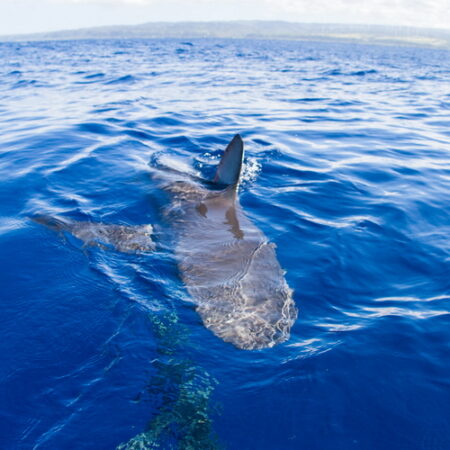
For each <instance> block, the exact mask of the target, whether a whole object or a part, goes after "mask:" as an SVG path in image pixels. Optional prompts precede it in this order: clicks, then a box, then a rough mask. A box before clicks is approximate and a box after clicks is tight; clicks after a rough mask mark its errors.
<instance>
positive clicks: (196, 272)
mask: <svg viewBox="0 0 450 450" xmlns="http://www.w3.org/2000/svg"><path fill="white" fill-rule="evenodd" d="M242 158H243V143H242V139H241V137H240V136H239V135H236V136H235V137H234V138H233V140H232V141H231V142H230V144H229V145H228V147H227V149H226V150H225V153H224V156H223V157H222V160H221V162H220V164H219V166H218V169H217V173H216V176H215V178H214V182H215V183H216V185H217V187H218V188H219V189H218V190H208V189H205V188H203V187H202V186H200V185H199V184H195V183H193V182H183V181H180V182H178V183H172V184H171V185H169V186H166V190H167V191H169V192H170V193H171V194H172V205H171V206H170V207H169V208H168V211H167V216H168V218H169V222H170V224H171V226H172V227H173V229H174V231H175V234H176V242H177V244H176V248H175V253H176V257H177V260H178V261H179V263H178V267H179V271H180V275H181V278H182V280H183V282H184V284H185V285H186V287H187V289H188V291H189V294H190V295H191V297H192V299H193V301H194V303H195V304H196V311H197V312H198V314H199V315H200V317H201V318H202V321H203V324H204V325H205V327H206V328H208V329H209V330H211V331H212V332H213V333H214V334H215V335H216V336H218V337H220V338H221V339H222V340H224V341H225V342H229V343H231V344H233V345H235V346H236V347H237V348H240V349H245V350H254V349H262V348H267V347H273V346H274V345H276V344H278V343H280V342H283V341H285V340H287V339H288V338H289V335H290V329H291V327H292V325H293V323H294V322H295V320H296V318H297V309H296V307H295V304H294V300H293V298H292V290H291V289H290V288H289V286H288V284H287V282H286V279H285V276H284V271H283V270H282V268H281V266H280V263H279V262H278V259H277V257H276V253H275V245H274V244H272V243H270V242H269V241H268V239H267V237H266V236H265V235H264V233H263V232H262V231H261V230H259V229H258V228H257V227H256V226H255V225H254V224H253V223H252V221H251V220H250V219H249V218H248V217H247V216H246V215H245V213H244V211H243V210H242V208H241V206H240V204H239V200H238V198H237V188H238V183H239V176H240V172H241V166H242Z"/></svg>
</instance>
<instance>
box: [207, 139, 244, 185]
mask: <svg viewBox="0 0 450 450" xmlns="http://www.w3.org/2000/svg"><path fill="white" fill-rule="evenodd" d="M243 158H244V143H243V142H242V138H241V136H240V135H239V134H236V136H234V138H233V139H232V140H231V142H230V143H229V144H228V146H227V148H226V149H225V152H224V154H223V155H222V159H221V160H220V163H219V166H218V167H217V172H216V176H215V177H214V180H213V181H214V183H217V184H223V185H226V186H232V185H237V184H238V183H239V177H240V175H241V169H242V160H243Z"/></svg>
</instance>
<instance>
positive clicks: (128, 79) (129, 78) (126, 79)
mask: <svg viewBox="0 0 450 450" xmlns="http://www.w3.org/2000/svg"><path fill="white" fill-rule="evenodd" d="M136 81H137V78H136V77H135V76H133V75H124V76H122V77H119V78H115V79H113V80H110V81H107V82H106V83H105V84H107V85H109V84H112V85H114V84H132V83H135V82H136Z"/></svg>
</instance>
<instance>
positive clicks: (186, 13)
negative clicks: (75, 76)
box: [0, 0, 450, 35]
mask: <svg viewBox="0 0 450 450" xmlns="http://www.w3.org/2000/svg"><path fill="white" fill-rule="evenodd" d="M255 19H256V20H289V21H293V22H320V23H324V22H325V23H353V24H381V25H407V26H408V25H409V26H417V27H429V28H445V29H448V30H450V0H0V35H7V34H21V33H35V32H41V31H56V30H66V29H76V28H84V27H93V26H102V25H131V24H140V23H145V22H155V21H169V22H173V21H184V20H198V21H207V20H255Z"/></svg>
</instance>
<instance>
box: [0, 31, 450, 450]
mask: <svg viewBox="0 0 450 450" xmlns="http://www.w3.org/2000/svg"><path fill="white" fill-rule="evenodd" d="M449 56H450V53H449V52H448V51H444V50H432V49H425V48H413V47H411V48H405V47H404V48H395V47H383V46H369V45H356V44H330V43H314V42H282V41H277V42H269V41H239V40H198V41H197V40H195V41H191V42H181V41H179V40H133V41H130V40H122V41H121V40H116V41H73V42H34V43H0V57H1V61H2V64H1V65H0V258H1V259H0V264H1V270H0V289H1V291H0V292H1V302H0V355H1V362H0V448H4V449H22V448H23V449H26V448H34V449H72V448H73V449H84V448H85V449H111V448H117V447H119V448H128V449H134V448H157V447H158V446H159V447H158V448H164V449H165V448H183V449H187V448H195V449H207V448H228V449H308V450H314V449H317V450H323V449H345V450H347V449H352V448H355V449H430V450H431V449H433V450H438V449H441V450H443V449H449V448H450V240H449V235H450V143H449V141H450V58H449ZM237 132H239V133H241V134H242V136H243V139H244V142H245V145H246V158H245V167H244V175H243V181H242V184H241V187H240V201H241V204H242V206H243V208H244V210H245V211H246V213H247V214H248V215H249V217H250V218H251V219H252V221H253V222H254V223H255V224H256V225H257V226H258V227H259V228H260V229H261V230H263V231H264V233H265V234H266V236H267V237H268V238H269V239H270V240H271V241H272V242H274V243H275V244H276V245H277V255H278V259H279V261H280V264H281V265H282V267H283V268H284V269H285V270H286V271H287V273H286V279H287V281H288V283H289V285H290V286H291V287H292V288H293V289H294V299H295V302H296V305H297V307H298V309H299V316H298V319H297V321H296V323H295V325H294V327H293V328H292V330H291V337H290V339H289V340H288V341H287V342H285V343H282V344H280V345H278V346H275V347H273V348H269V349H265V350H259V351H243V350H239V349H236V348H235V347H233V346H232V345H230V344H227V343H225V342H223V341H221V340H220V339H219V338H217V337H216V336H214V335H213V334H212V333H211V332H210V331H208V330H207V329H206V328H205V327H204V326H203V324H202V322H201V320H200V318H199V316H198V315H197V313H196V312H195V309H194V305H193V304H192V301H191V299H190V298H189V295H188V293H187V291H186V289H185V287H184V286H183V284H182V282H181V280H180V278H179V274H178V271H177V265H176V261H175V260H174V257H173V254H172V252H171V249H170V248H169V247H168V246H163V245H161V246H159V247H158V249H157V251H156V252H154V253H151V254H124V253H120V252H115V251H105V250H101V249H98V248H84V247H83V246H82V245H81V243H80V242H78V241H77V240H76V239H75V238H71V237H70V236H68V235H61V234H58V233H55V232H54V231H52V230H49V229H47V228H45V227H43V226H41V225H39V224H37V223H35V222H33V221H31V220H30V219H29V217H32V216H34V215H36V214H49V215H59V216H66V217H70V218H73V219H77V220H91V221H95V222H104V223H112V224H114V223H119V224H128V225H134V224H136V225H137V224H155V226H156V227H158V226H159V227H160V229H162V228H163V227H164V225H163V224H162V222H161V208H162V207H163V204H164V201H165V198H164V195H163V193H162V192H161V191H160V189H159V188H158V186H157V185H156V183H155V182H154V181H153V180H152V177H151V176H150V172H151V171H150V166H151V164H152V161H153V162H154V161H158V162H160V163H161V161H165V164H167V165H175V166H176V167H177V168H178V169H179V170H183V171H192V172H193V173H195V174H196V175H199V176H202V177H204V178H208V177H210V176H211V175H212V174H213V173H214V167H215V165H216V164H217V162H218V158H219V156H220V154H221V151H222V150H223V148H224V147H225V146H226V144H227V142H228V141H229V139H231V137H232V136H233V135H234V134H235V133H237Z"/></svg>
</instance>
